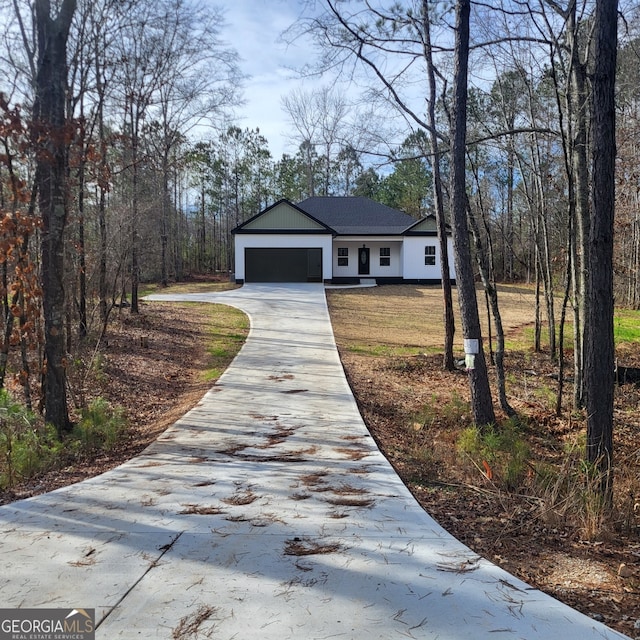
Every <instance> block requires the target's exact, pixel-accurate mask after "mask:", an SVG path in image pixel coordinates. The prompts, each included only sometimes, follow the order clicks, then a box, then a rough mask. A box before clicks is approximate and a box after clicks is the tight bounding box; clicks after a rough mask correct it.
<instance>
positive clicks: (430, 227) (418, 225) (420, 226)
mask: <svg viewBox="0 0 640 640" xmlns="http://www.w3.org/2000/svg"><path fill="white" fill-rule="evenodd" d="M437 233H438V225H437V224H436V217H435V216H434V215H433V214H431V215H429V216H427V217H426V218H421V219H420V220H418V221H417V222H415V223H414V224H413V225H412V226H411V227H410V228H409V229H407V234H413V235H436V234H437Z"/></svg>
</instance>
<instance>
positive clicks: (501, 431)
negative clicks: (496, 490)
mask: <svg viewBox="0 0 640 640" xmlns="http://www.w3.org/2000/svg"><path fill="white" fill-rule="evenodd" d="M457 448H458V452H459V453H460V454H462V455H463V457H464V458H465V459H466V460H470V461H471V463H472V466H473V468H474V469H475V470H479V471H481V472H482V474H483V475H484V476H485V477H486V478H487V479H488V480H491V481H492V482H493V483H494V484H495V485H498V486H501V487H502V488H504V489H507V490H509V491H513V490H515V489H517V488H519V487H520V486H522V484H523V482H524V480H525V478H526V476H527V473H528V471H529V446H528V445H527V443H526V442H525V441H524V440H523V438H522V437H521V435H520V433H519V431H518V428H517V426H516V425H515V424H514V423H512V422H507V423H506V424H505V425H503V426H502V427H500V428H498V427H495V426H490V427H485V428H484V429H480V428H479V427H477V426H472V427H467V428H466V429H464V430H463V431H462V433H461V434H460V437H459V438H458V442H457Z"/></svg>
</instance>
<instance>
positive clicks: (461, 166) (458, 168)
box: [451, 0, 495, 427]
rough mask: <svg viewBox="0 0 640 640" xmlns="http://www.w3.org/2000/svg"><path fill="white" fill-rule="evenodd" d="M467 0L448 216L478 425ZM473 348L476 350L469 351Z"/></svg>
mask: <svg viewBox="0 0 640 640" xmlns="http://www.w3.org/2000/svg"><path fill="white" fill-rule="evenodd" d="M470 13H471V5H470V0H458V2H457V4H456V42H455V63H454V89H453V109H452V132H451V141H452V145H451V220H452V225H453V245H454V250H455V259H456V281H457V285H458V299H459V303H460V313H461V316H462V330H463V335H464V338H465V340H466V341H467V342H466V345H467V348H466V349H465V351H467V352H468V356H467V371H468V374H469V386H470V390H471V409H472V412H473V419H474V421H475V423H476V424H477V425H478V426H481V427H482V426H485V425H488V424H493V423H494V422H495V413H494V410H493V401H492V398H491V389H490V387H489V377H488V375H487V365H486V362H485V357H484V350H483V347H482V333H481V330H480V316H479V314H478V302H477V298H476V289H475V280H474V274H473V264H472V260H471V247H470V245H469V229H468V226H467V194H466V179H465V175H466V174H465V158H466V134H467V76H468V62H469V16H470ZM473 351H475V352H476V353H471V352H473Z"/></svg>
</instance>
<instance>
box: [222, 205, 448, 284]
mask: <svg viewBox="0 0 640 640" xmlns="http://www.w3.org/2000/svg"><path fill="white" fill-rule="evenodd" d="M232 233H233V234H234V238H235V279H236V282H238V283H243V282H332V283H335V284H346V283H354V282H356V283H357V282H359V281H362V280H375V281H376V282H378V283H380V284H382V283H398V282H410V283H421V284H435V283H440V282H441V280H442V278H441V272H440V246H439V243H438V239H437V232H436V221H435V217H434V216H433V215H430V216H427V217H426V218H422V219H421V220H416V219H415V218H412V217H411V216H409V215H407V214H405V213H402V212H401V211H398V210H396V209H392V208H390V207H387V206H385V205H382V204H379V203H377V202H374V201H373V200H370V199H368V198H360V197H342V198H337V197H322V198H307V199H306V200H303V201H302V202H300V203H298V204H293V203H291V202H289V201H288V200H280V201H278V202H276V203H275V204H273V205H272V206H270V207H267V208H266V209H264V211H261V212H260V213H258V214H257V215H256V216H254V217H253V218H250V219H249V220H247V221H246V222H244V223H243V224H241V225H240V226H238V227H236V228H235V229H234V230H233V231H232ZM447 242H448V247H449V269H450V275H451V279H452V280H455V267H454V264H453V247H452V245H451V238H450V237H448V239H447Z"/></svg>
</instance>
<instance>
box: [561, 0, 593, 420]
mask: <svg viewBox="0 0 640 640" xmlns="http://www.w3.org/2000/svg"><path fill="white" fill-rule="evenodd" d="M576 11H577V7H576V3H573V4H572V5H571V6H570V9H569V15H568V23H567V35H568V44H569V47H570V50H571V91H570V92H569V96H568V100H567V102H568V109H569V119H570V121H571V124H572V126H571V132H572V139H571V141H570V143H571V147H570V153H571V169H572V173H573V176H570V177H569V179H570V180H571V181H572V183H573V185H572V186H573V189H574V192H575V195H574V198H575V200H574V208H573V211H572V212H571V213H572V214H573V215H575V224H574V230H573V235H574V236H575V244H574V255H573V263H574V264H573V270H574V274H573V290H574V303H573V307H574V313H573V316H574V318H573V323H574V380H575V381H574V387H573V389H574V406H575V407H576V408H579V407H581V406H582V405H583V382H582V369H583V362H582V360H583V343H584V316H585V288H586V282H587V274H588V272H589V247H588V244H589V225H590V222H589V165H588V153H587V138H588V136H587V129H588V92H587V70H586V67H585V65H584V63H583V62H582V60H581V59H580V51H579V38H578V35H579V25H578V23H577V20H576Z"/></svg>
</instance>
